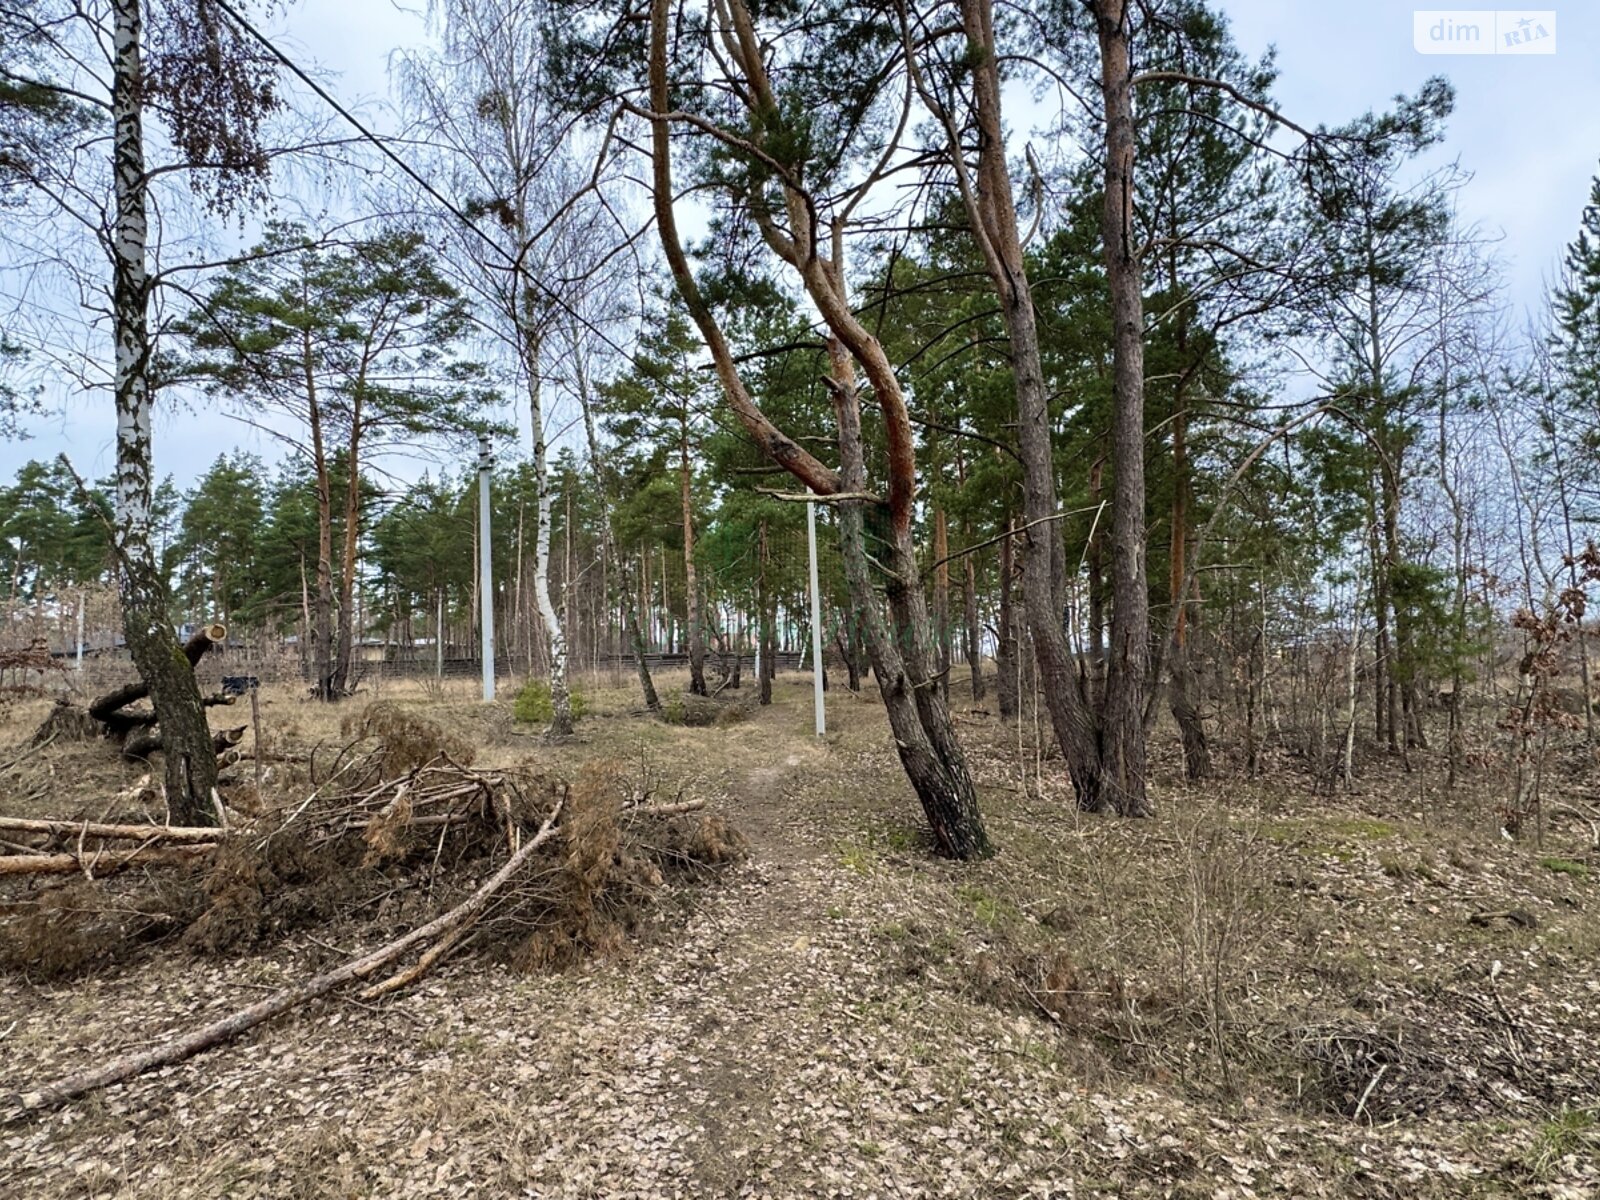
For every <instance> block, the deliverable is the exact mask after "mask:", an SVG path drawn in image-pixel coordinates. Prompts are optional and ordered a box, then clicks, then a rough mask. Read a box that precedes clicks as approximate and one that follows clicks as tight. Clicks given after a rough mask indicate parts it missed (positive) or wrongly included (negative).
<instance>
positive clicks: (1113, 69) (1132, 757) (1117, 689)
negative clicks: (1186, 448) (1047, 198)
mask: <svg viewBox="0 0 1600 1200" xmlns="http://www.w3.org/2000/svg"><path fill="white" fill-rule="evenodd" d="M1094 7H1095V25H1096V31H1097V33H1098V35H1099V40H1100V67H1101V90H1102V92H1103V94H1104V97H1105V142H1106V144H1105V195H1104V198H1103V204H1104V207H1103V209H1102V212H1101V238H1102V240H1103V242H1104V244H1105V256H1106V276H1107V282H1108V283H1109V285H1110V289H1111V319H1112V331H1113V332H1112V338H1113V343H1112V376H1113V378H1112V419H1111V457H1112V475H1113V478H1112V500H1111V659H1110V662H1109V664H1108V667H1107V674H1106V696H1105V708H1104V711H1103V713H1102V716H1101V735H1100V750H1101V758H1102V766H1103V786H1104V788H1105V789H1106V799H1107V800H1108V801H1109V803H1110V804H1111V806H1112V807H1113V808H1115V809H1116V811H1117V812H1119V813H1121V814H1123V815H1124V816H1148V815H1150V814H1152V813H1153V812H1154V811H1155V809H1154V806H1153V805H1152V804H1151V802H1150V799H1149V796H1148V793H1147V792H1146V790H1145V735H1144V694H1145V688H1146V685H1147V680H1148V676H1149V657H1150V593H1149V582H1148V579H1147V576H1146V566H1145V516H1144V503H1145V473H1144V296H1143V282H1142V276H1141V272H1140V269H1139V259H1138V251H1137V247H1136V245H1135V240H1136V231H1135V229H1134V223H1133V189H1134V181H1133V170H1134V147H1135V140H1134V120H1133V65H1132V58H1131V55H1130V51H1129V44H1128V43H1129V24H1130V12H1129V5H1128V2H1127V0H1097V2H1096V3H1095V6H1094Z"/></svg>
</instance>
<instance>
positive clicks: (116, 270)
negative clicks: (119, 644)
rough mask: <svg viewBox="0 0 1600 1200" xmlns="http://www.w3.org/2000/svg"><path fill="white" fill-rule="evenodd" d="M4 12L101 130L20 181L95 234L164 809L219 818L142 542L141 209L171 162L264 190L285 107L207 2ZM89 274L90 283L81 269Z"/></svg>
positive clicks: (230, 195)
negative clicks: (278, 114) (150, 119)
mask: <svg viewBox="0 0 1600 1200" xmlns="http://www.w3.org/2000/svg"><path fill="white" fill-rule="evenodd" d="M6 18H7V25H8V26H11V25H12V24H13V22H21V24H22V25H24V26H28V27H31V28H32V29H33V30H34V31H35V32H37V33H38V34H39V35H40V44H41V45H42V46H47V47H49V48H50V49H49V52H48V54H46V55H45V56H44V57H45V59H47V60H50V63H51V66H52V67H59V68H60V74H59V78H58V80H50V79H45V78H43V77H41V78H39V79H37V80H33V81H32V82H33V83H34V84H35V85H37V86H38V87H40V88H43V89H45V90H46V91H54V92H57V93H58V94H59V95H61V96H62V97H70V98H71V100H72V101H73V102H74V103H75V104H79V105H82V106H84V107H85V108H87V109H89V110H92V111H93V113H94V114H95V115H94V119H93V120H92V121H91V122H90V128H92V129H94V130H95V131H96V133H97V136H95V137H91V138H89V139H86V140H85V141H83V142H80V143H79V144H78V145H77V146H75V147H74V148H73V152H69V153H68V154H66V155H60V156H47V157H46V158H44V159H42V160H40V161H39V162H38V163H37V164H35V169H34V170H33V171H32V173H31V174H30V175H29V177H28V180H27V190H28V192H29V193H30V200H31V201H32V202H33V203H34V204H37V205H38V206H40V207H42V208H44V209H45V210H48V211H49V212H50V213H51V215H52V217H54V218H57V219H59V220H61V221H62V222H63V223H64V225H65V227H66V228H68V229H73V230H75V231H77V232H79V233H83V232H87V233H88V234H89V235H90V236H91V237H93V239H94V240H95V242H96V244H97V245H98V246H99V247H100V249H101V251H102V252H103V254H104V262H105V265H106V267H107V268H109V270H108V272H107V273H108V275H109V284H108V285H107V286H105V287H104V289H103V295H104V297H105V303H104V306H102V305H101V304H100V303H97V302H96V301H94V300H90V301H88V303H89V305H90V307H91V308H93V309H96V310H97V311H99V312H102V313H104V314H105V315H106V316H107V317H108V318H109V326H110V342H111V349H112V359H113V366H112V370H111V372H110V381H109V383H110V391H111V394H112V399H113V405H114V408H115V412H116V452H117V465H116V487H115V494H114V505H115V522H114V523H115V538H114V548H115V552H116V557H117V565H118V580H119V587H120V592H121V601H122V611H123V625H124V635H125V637H126V638H127V642H128V647H129V650H130V651H131V652H132V655H133V660H134V664H135V666H136V667H137V668H138V671H139V674H140V677H141V678H142V679H143V681H144V683H145V685H146V686H147V687H148V688H149V693H150V699H151V702H152V704H153V705H154V707H155V710H156V715H157V717H158V719H159V722H160V728H161V748H162V749H163V751H164V755H165V777H166V790H167V802H168V805H169V806H170V808H171V811H172V815H173V818H174V819H175V820H180V821H183V822H185V823H191V824H192V823H195V822H198V821H206V820H213V819H214V818H215V814H214V809H213V802H212V795H213V791H214V786H215V782H216V770H217V768H216V757H215V751H214V749H213V746H212V738H211V733H210V730H209V728H208V726H207V724H206V717H205V709H204V708H203V707H202V705H201V698H200V690H199V687H198V685H197V684H196V683H195V678H194V671H193V668H192V667H191V666H190V665H189V663H188V660H187V659H186V658H185V657H184V655H183V653H182V650H181V647H180V645H179V642H178V637H177V634H176V632H175V631H174V629H173V628H172V626H171V624H170V622H169V618H168V599H169V598H168V587H167V580H166V578H165V577H164V575H163V574H162V571H161V569H160V564H159V562H158V560H157V557H156V554H155V552H154V548H153V544H152V538H151V492H152V480H151V451H152V447H151V413H152V409H153V406H154V401H155V387H154V381H153V379H152V363H153V361H154V337H153V330H152V327H151V312H152V307H153V304H154V301H155V297H156V294H157V291H158V289H159V288H160V287H161V286H162V284H163V283H164V282H165V281H166V279H167V276H166V274H165V273H163V272H159V271H152V269H151V254H152V244H151V243H152V234H151V221H150V211H151V205H152V193H153V191H154V189H155V188H156V187H158V186H159V185H160V184H161V183H162V182H163V181H164V179H165V178H166V177H167V176H170V175H172V174H174V173H176V174H178V175H179V176H181V177H183V178H185V179H187V181H188V182H189V183H190V185H191V186H192V188H193V190H194V192H195V194H196V195H198V196H199V197H200V199H201V200H202V201H203V203H204V204H205V206H206V207H207V208H208V209H209V210H211V211H213V212H217V213H229V212H232V211H234V210H236V209H237V208H238V207H239V206H240V205H241V204H243V203H246V202H248V201H251V200H253V199H254V198H255V197H256V196H258V195H259V191H260V188H261V186H262V184H263V182H264V180H265V178H266V175H267V171H268V167H269V163H270V161H271V157H272V150H271V148H270V147H269V146H267V145H266V144H265V143H264V142H263V140H262V139H261V136H260V130H261V128H262V125H263V122H264V121H265V120H266V119H267V118H268V117H269V116H270V115H271V114H272V113H273V112H274V111H275V110H276V109H277V108H278V107H279V105H280V102H279V98H278V95H277V92H276V90H275V86H274V70H273V67H272V65H271V64H270V63H269V62H268V61H267V60H266V59H265V58H264V57H263V56H262V55H261V54H260V53H259V52H258V51H257V49H256V48H255V46H254V44H253V43H251V42H250V41H249V40H248V39H247V38H246V37H245V36H244V35H243V34H242V32H241V31H240V30H239V29H238V27H237V26H236V25H235V24H234V23H233V22H232V20H231V19H230V18H229V17H228V15H227V14H226V13H225V12H224V11H223V9H222V8H221V7H220V6H218V5H217V4H215V3H213V2H212V0H152V2H150V3H146V2H145V0H108V3H106V4H104V5H100V4H91V5H88V6H80V5H67V4H61V5H52V4H41V5H38V6H32V7H30V8H29V9H27V10H23V9H20V8H18V9H15V10H13V9H8V10H7V13H6ZM8 33H9V29H8ZM151 111H154V112H155V113H157V114H158V116H159V120H160V123H161V126H162V128H163V130H164V132H165V134H166V137H167V140H166V142H165V144H163V146H162V147H161V149H162V151H163V152H164V154H165V156H166V157H167V159H168V161H163V162H158V163H155V164H152V163H151V162H150V161H149V159H148V157H147V153H146V133H147V130H146V116H147V113H148V112H151ZM101 131H103V137H102V136H98V135H99V134H100V132H101ZM96 151H99V152H103V153H106V154H107V156H108V159H109V168H110V169H109V173H108V174H105V173H101V172H97V171H96V170H95V169H94V165H93V163H92V162H91V161H90V159H89V157H87V155H89V154H92V153H94V152H96ZM80 278H81V277H80ZM83 286H84V290H85V292H89V291H90V285H88V283H87V280H84V281H83ZM85 374H92V372H85Z"/></svg>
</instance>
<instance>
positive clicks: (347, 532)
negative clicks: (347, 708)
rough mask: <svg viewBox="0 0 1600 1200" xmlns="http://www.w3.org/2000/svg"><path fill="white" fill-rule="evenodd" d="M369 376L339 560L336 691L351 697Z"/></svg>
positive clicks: (353, 438)
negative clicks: (364, 415) (362, 433)
mask: <svg viewBox="0 0 1600 1200" xmlns="http://www.w3.org/2000/svg"><path fill="white" fill-rule="evenodd" d="M364 388H365V372H363V374H362V377H361V378H359V379H357V381H356V386H355V394H354V396H353V398H352V402H351V411H350V442H349V454H348V456H347V458H346V460H345V469H346V471H347V472H348V473H349V477H348V478H347V479H346V481H345V488H344V547H343V549H342V551H341V553H340V556H339V625H338V651H337V653H336V655H335V657H334V663H333V691H334V694H335V695H339V696H347V695H349V694H350V692H351V690H352V689H351V684H352V681H353V679H352V677H353V675H354V670H355V659H356V642H357V640H358V639H359V638H360V637H361V630H359V629H358V628H356V625H357V622H356V555H357V552H358V550H359V549H360V546H361V421H362V414H361V394H362V391H363V389H364Z"/></svg>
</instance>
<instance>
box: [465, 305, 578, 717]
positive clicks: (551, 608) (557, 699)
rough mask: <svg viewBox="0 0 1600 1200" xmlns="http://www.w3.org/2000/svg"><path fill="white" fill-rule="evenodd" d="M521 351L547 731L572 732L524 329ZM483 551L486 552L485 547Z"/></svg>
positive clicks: (540, 433) (538, 417)
mask: <svg viewBox="0 0 1600 1200" xmlns="http://www.w3.org/2000/svg"><path fill="white" fill-rule="evenodd" d="M523 335H524V345H523V353H524V356H525V364H524V365H525V367H526V370H527V375H528V412H529V416H530V418H531V420H532V426H533V486H534V499H535V504H536V517H535V522H534V537H533V598H534V601H535V603H537V604H538V606H539V617H540V619H541V620H542V621H543V622H544V629H545V637H546V639H547V640H548V641H549V644H550V706H551V708H552V709H553V711H554V714H555V715H554V718H553V719H552V720H551V722H550V732H551V733H552V734H555V735H556V736H558V737H565V736H567V735H568V734H570V733H571V732H572V697H571V695H570V693H569V692H568V689H567V633H566V630H565V629H564V628H562V625H561V618H560V617H559V616H558V615H557V614H556V606H555V603H554V601H552V600H551V598H550V470H549V464H548V462H547V454H546V450H547V447H546V444H545V430H544V404H543V396H542V394H541V381H542V376H541V374H540V365H539V339H538V338H537V337H536V336H535V335H534V334H533V333H532V332H530V331H528V330H526V329H524V330H523ZM483 552H484V553H485V554H487V553H489V548H488V547H487V546H485V547H484V550H483Z"/></svg>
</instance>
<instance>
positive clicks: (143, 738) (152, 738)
mask: <svg viewBox="0 0 1600 1200" xmlns="http://www.w3.org/2000/svg"><path fill="white" fill-rule="evenodd" d="M249 728H250V727H249V726H248V725H240V726H238V727H236V728H234V729H223V730H219V731H218V732H216V733H214V734H212V735H211V748H212V750H214V751H215V752H216V754H217V755H218V757H221V756H222V755H223V754H225V753H227V752H228V751H229V750H231V749H232V748H233V747H235V746H237V745H238V744H239V743H240V742H241V741H243V740H244V734H245V730H247V729H249ZM160 749H161V732H160V730H156V731H154V732H148V731H147V732H145V733H140V734H135V735H134V736H133V737H130V738H129V739H128V740H127V741H126V742H124V743H123V744H122V757H123V758H126V759H145V758H149V757H150V756H151V755H152V754H155V753H157V752H158V751H159V750H160Z"/></svg>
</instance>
